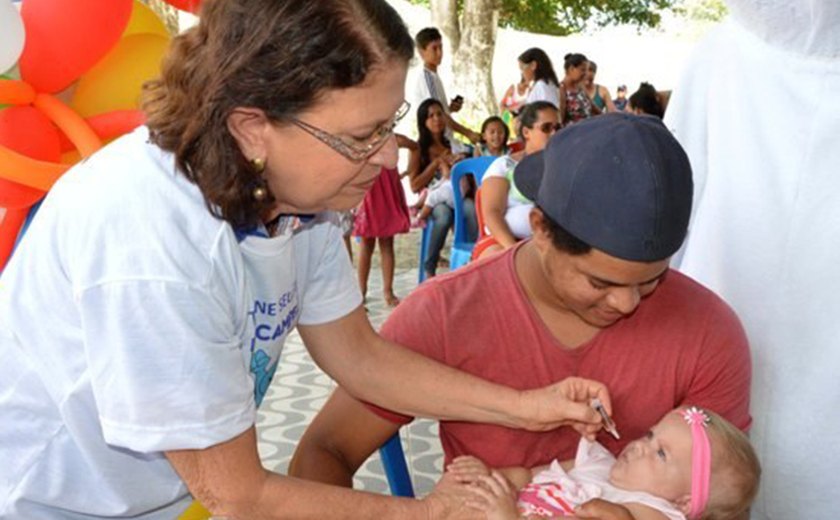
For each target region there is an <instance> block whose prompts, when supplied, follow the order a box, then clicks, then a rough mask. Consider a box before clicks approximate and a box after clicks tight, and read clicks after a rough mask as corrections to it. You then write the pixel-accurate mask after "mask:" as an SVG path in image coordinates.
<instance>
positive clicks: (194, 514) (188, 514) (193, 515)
mask: <svg viewBox="0 0 840 520" xmlns="http://www.w3.org/2000/svg"><path fill="white" fill-rule="evenodd" d="M211 516H213V514H212V513H210V511H208V510H206V509H204V506H202V505H201V504H200V503H199V502H198V500H196V501H195V502H193V503H192V504H190V507H188V508H187V510H186V511H184V512H183V513H181V516H179V517H178V520H207V519H208V518H210V517H211Z"/></svg>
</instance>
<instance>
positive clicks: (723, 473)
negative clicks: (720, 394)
mask: <svg viewBox="0 0 840 520" xmlns="http://www.w3.org/2000/svg"><path fill="white" fill-rule="evenodd" d="M447 472H448V473H450V474H451V475H452V476H454V478H455V480H457V481H459V482H462V483H469V484H475V485H474V486H473V487H472V488H471V489H472V491H473V492H474V493H475V494H476V498H477V500H476V504H475V505H476V506H477V507H479V508H480V509H481V510H483V511H484V512H485V513H487V515H488V518H490V519H496V520H507V519H517V518H545V517H549V518H553V517H564V516H566V517H568V516H574V514H575V509H576V508H577V507H579V506H581V505H582V504H583V503H585V502H587V501H589V500H592V499H595V498H600V499H602V500H605V501H608V502H613V503H618V504H622V505H623V506H624V507H626V508H627V510H628V511H629V512H630V513H631V514H632V516H633V518H635V519H637V520H664V519H673V520H685V519H689V520H697V519H702V520H719V519H720V520H722V519H730V518H735V517H736V515H739V514H741V513H743V512H744V511H746V510H747V508H748V507H749V505H750V503H751V502H752V501H753V499H754V498H755V495H756V493H757V492H758V481H759V476H760V473H761V468H760V465H759V462H758V458H757V457H756V455H755V452H754V451H753V448H752V446H751V445H750V442H749V440H748V439H747V437H746V436H745V435H744V434H743V433H742V432H741V431H740V430H738V429H737V428H735V427H734V426H732V425H731V424H730V423H729V422H727V421H726V420H725V419H723V418H722V417H720V416H718V415H716V414H714V413H712V412H709V411H706V410H701V409H699V408H696V407H691V408H678V409H676V410H674V411H672V412H669V413H668V414H666V415H665V417H663V418H662V419H661V420H660V421H659V423H657V424H656V425H655V426H654V427H653V428H651V430H650V431H649V432H648V433H647V435H645V436H644V437H642V438H641V439H637V440H635V441H633V442H631V443H630V444H628V445H627V447H626V448H624V450H622V452H621V454H620V455H619V456H618V458H615V457H613V456H612V454H610V453H609V452H608V451H607V450H606V448H604V447H603V446H602V445H601V444H598V443H597V442H591V441H588V440H586V439H583V438H582V439H581V440H580V444H579V445H578V450H577V455H576V457H575V460H574V461H568V462H565V463H563V464H561V463H559V462H558V461H556V460H555V461H554V462H552V463H551V465H550V466H548V467H545V466H544V467H540V468H534V469H533V470H528V469H525V468H505V469H500V470H493V471H490V470H489V469H488V468H487V466H485V465H484V464H483V463H482V462H481V461H480V460H478V459H477V458H475V457H470V456H464V457H458V458H456V459H455V460H454V461H453V462H452V464H450V465H449V467H448V468H447ZM515 489H519V492H518V494H517V493H516V492H515V491H514V490H515Z"/></svg>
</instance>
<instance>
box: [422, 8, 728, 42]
mask: <svg viewBox="0 0 840 520" xmlns="http://www.w3.org/2000/svg"><path fill="white" fill-rule="evenodd" d="M411 1H412V3H415V4H421V5H426V6H428V5H429V0H411ZM706 1H708V2H715V1H716V0H706ZM675 3H680V0H501V9H500V16H499V25H500V26H501V27H509V28H512V29H518V30H521V31H528V32H533V33H541V34H550V35H553V36H566V35H569V34H573V33H576V32H580V31H582V30H583V29H585V28H586V27H588V26H590V25H595V26H604V25H614V24H634V25H637V26H640V27H655V26H656V25H657V24H658V23H659V20H660V12H661V11H662V10H664V9H668V8H671V7H673V6H674V4H675ZM462 5H463V0H459V1H458V9H459V11H460V9H461V7H462Z"/></svg>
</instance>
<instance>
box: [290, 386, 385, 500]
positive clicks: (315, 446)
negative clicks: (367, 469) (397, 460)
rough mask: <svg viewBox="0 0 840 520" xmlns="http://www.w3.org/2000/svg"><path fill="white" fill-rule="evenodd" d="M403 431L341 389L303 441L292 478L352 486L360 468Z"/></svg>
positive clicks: (306, 433) (294, 459) (337, 389)
mask: <svg viewBox="0 0 840 520" xmlns="http://www.w3.org/2000/svg"><path fill="white" fill-rule="evenodd" d="M399 428H400V425H399V424H396V423H393V422H391V421H388V420H385V419H383V418H382V417H380V416H378V415H376V414H375V413H373V412H372V411H371V410H370V409H369V408H368V407H367V406H366V405H364V404H363V403H361V402H360V401H357V400H356V399H354V398H353V397H352V396H350V395H349V394H348V393H347V392H345V391H344V390H343V389H342V388H341V387H338V388H336V389H335V391H334V392H333V394H332V396H330V398H329V400H328V401H327V402H326V404H325V405H324V406H323V408H321V411H320V412H318V415H317V416H315V419H314V420H313V421H312V423H311V424H310V425H309V427H308V428H307V429H306V431H305V432H304V434H303V437H302V438H301V439H300V442H299V443H298V445H297V449H295V453H294V455H293V456H292V462H291V463H290V464H289V476H292V477H299V478H303V479H307V480H315V481H318V482H324V483H327V484H335V485H339V486H344V487H352V486H353V475H354V474H355V473H356V471H357V470H358V469H359V467H360V466H361V465H362V464H363V463H364V462H365V460H367V458H368V457H370V455H371V454H372V453H373V452H374V451H376V450H377V449H378V448H379V447H380V446H382V444H384V443H385V441H387V440H388V439H389V438H390V437H391V436H392V435H393V434H394V433H396V432H397V431H398V430H399Z"/></svg>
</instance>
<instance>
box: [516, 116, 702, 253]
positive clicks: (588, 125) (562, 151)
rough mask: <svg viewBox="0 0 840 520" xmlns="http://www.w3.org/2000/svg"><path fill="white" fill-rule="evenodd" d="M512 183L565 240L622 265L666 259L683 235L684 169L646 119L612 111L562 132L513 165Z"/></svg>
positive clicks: (680, 154) (670, 142)
mask: <svg viewBox="0 0 840 520" xmlns="http://www.w3.org/2000/svg"><path fill="white" fill-rule="evenodd" d="M514 183H515V184H516V187H517V189H519V191H520V192H521V193H522V194H523V195H524V196H526V197H528V198H529V199H531V200H532V201H534V202H535V203H536V204H537V206H539V207H540V208H542V210H543V212H544V213H545V214H546V215H547V216H548V217H550V218H551V219H552V220H553V221H555V222H556V223H557V224H559V225H560V226H561V227H563V228H564V229H565V230H566V231H568V232H569V233H571V234H572V235H573V236H575V237H576V238H578V239H579V240H582V241H583V242H586V243H587V244H589V245H590V246H592V247H594V248H595V249H599V250H601V251H603V252H605V253H607V254H609V255H611V256H615V257H617V258H621V259H623V260H631V261H636V262H655V261H658V260H663V259H666V258H668V257H670V256H671V255H673V254H674V253H676V252H677V250H678V249H679V248H680V246H681V245H682V243H683V240H685V236H686V233H687V231H688V219H689V216H690V214H691V199H692V192H693V183H692V180H691V165H690V164H689V162H688V156H687V155H686V153H685V150H683V148H682V146H680V144H679V143H678V142H677V140H676V139H675V138H674V136H673V135H672V134H671V132H670V131H669V130H668V129H667V128H666V127H665V125H664V124H663V123H662V121H661V120H660V119H659V118H656V117H653V116H639V115H633V114H627V113H618V112H616V113H609V114H604V115H601V116H597V117H593V118H590V119H587V120H585V121H582V122H579V123H576V124H573V125H571V126H568V127H566V128H564V129H563V130H561V131H560V132H558V133H556V134H555V135H554V136H553V137H552V138H551V140H550V141H549V142H548V145H547V146H546V148H545V150H543V151H542V152H538V153H534V154H531V155H529V156H527V157H525V158H524V159H523V160H522V161H521V162H520V163H519V164H518V165H517V166H516V170H515V171H514Z"/></svg>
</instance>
